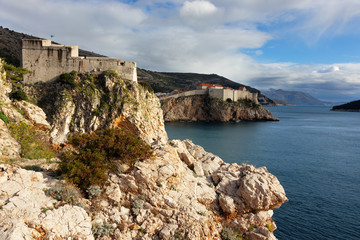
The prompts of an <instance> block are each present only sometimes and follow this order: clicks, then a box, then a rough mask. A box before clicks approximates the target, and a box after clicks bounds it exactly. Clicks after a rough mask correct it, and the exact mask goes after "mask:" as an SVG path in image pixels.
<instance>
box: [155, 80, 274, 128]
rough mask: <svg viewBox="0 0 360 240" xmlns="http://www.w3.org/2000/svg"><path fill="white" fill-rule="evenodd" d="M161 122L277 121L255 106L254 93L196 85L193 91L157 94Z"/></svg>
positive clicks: (212, 85)
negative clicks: (161, 117)
mask: <svg viewBox="0 0 360 240" xmlns="http://www.w3.org/2000/svg"><path fill="white" fill-rule="evenodd" d="M159 97H160V102H161V108H162V110H163V112H164V120H165V121H168V122H174V121H218V122H229V121H239V120H242V121H279V119H278V118H275V117H274V116H273V115H272V114H271V113H270V112H269V111H268V110H267V109H265V108H264V107H263V106H261V105H260V104H259V103H258V93H252V92H250V91H248V90H247V89H246V87H240V88H239V89H232V88H229V87H223V86H221V85H219V84H205V83H202V84H199V85H198V87H197V89H196V90H190V91H181V92H179V91H174V92H173V93H172V94H166V95H165V94H159Z"/></svg>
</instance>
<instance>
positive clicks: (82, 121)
mask: <svg viewBox="0 0 360 240" xmlns="http://www.w3.org/2000/svg"><path fill="white" fill-rule="evenodd" d="M72 77H73V81H74V82H73V83H71V85H69V84H63V83H61V82H60V83H59V82H52V83H44V84H36V85H32V86H29V87H26V91H27V92H28V94H29V95H30V96H31V97H32V98H33V99H35V100H36V101H37V102H38V104H39V106H41V107H42V108H43V109H44V111H45V112H46V114H47V116H48V120H49V122H50V124H51V126H52V127H51V131H50V135H51V138H52V142H53V143H55V144H61V143H64V142H65V141H66V140H67V138H68V136H69V135H70V134H71V133H84V132H91V131H95V130H97V129H104V128H109V127H125V128H134V129H131V130H133V131H136V132H137V133H138V134H139V135H140V136H141V138H142V139H143V140H144V141H145V142H146V143H148V144H151V143H153V142H154V141H158V142H163V143H164V142H166V141H167V134H166V132H165V129H164V122H163V116H162V111H161V109H160V104H159V101H158V99H157V97H156V96H155V95H154V94H151V93H149V92H148V91H146V90H145V89H144V88H143V87H141V86H140V85H138V83H137V82H133V81H123V80H120V79H119V77H117V76H116V75H112V73H109V74H106V73H105V74H104V75H86V74H85V75H84V74H83V75H77V76H72Z"/></svg>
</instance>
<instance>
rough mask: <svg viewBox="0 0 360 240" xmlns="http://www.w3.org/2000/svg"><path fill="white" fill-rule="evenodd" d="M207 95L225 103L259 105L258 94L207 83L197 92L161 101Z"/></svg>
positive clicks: (176, 95) (188, 92)
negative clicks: (243, 100) (242, 100)
mask: <svg viewBox="0 0 360 240" xmlns="http://www.w3.org/2000/svg"><path fill="white" fill-rule="evenodd" d="M205 94H207V95H209V96H210V97H213V98H218V99H221V100H223V101H226V100H227V99H231V101H234V102H236V101H238V100H240V99H249V100H251V101H253V102H254V103H256V104H259V102H258V99H257V97H258V94H257V93H251V92H249V91H248V90H246V88H245V87H240V88H239V89H238V90H236V89H232V88H228V87H223V86H221V85H217V84H205V83H202V84H200V85H199V86H198V87H197V89H196V90H190V91H184V92H180V93H176V94H172V95H168V96H165V97H160V99H168V98H178V97H188V96H195V95H205Z"/></svg>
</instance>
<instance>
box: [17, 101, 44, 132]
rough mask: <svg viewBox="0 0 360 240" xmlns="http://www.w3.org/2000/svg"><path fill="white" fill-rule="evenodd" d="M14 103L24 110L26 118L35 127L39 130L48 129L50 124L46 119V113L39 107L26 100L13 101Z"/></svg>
mask: <svg viewBox="0 0 360 240" xmlns="http://www.w3.org/2000/svg"><path fill="white" fill-rule="evenodd" d="M14 105H15V106H16V107H18V108H19V109H21V110H22V111H23V112H24V114H25V116H26V118H27V119H28V120H30V122H31V123H32V124H33V125H34V126H35V127H37V128H38V129H41V130H48V129H50V124H49V123H48V122H47V120H46V114H45V113H44V111H43V110H42V109H41V108H40V107H38V106H35V105H34V104H32V103H29V102H26V101H19V102H14Z"/></svg>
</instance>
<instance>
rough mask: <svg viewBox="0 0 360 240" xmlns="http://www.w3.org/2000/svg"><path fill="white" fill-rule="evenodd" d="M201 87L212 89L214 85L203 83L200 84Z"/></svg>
mask: <svg viewBox="0 0 360 240" xmlns="http://www.w3.org/2000/svg"><path fill="white" fill-rule="evenodd" d="M199 86H204V87H212V85H211V84H208V83H201V84H199Z"/></svg>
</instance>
